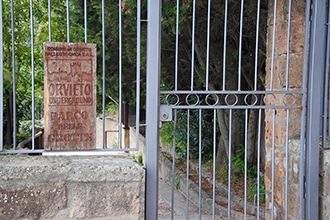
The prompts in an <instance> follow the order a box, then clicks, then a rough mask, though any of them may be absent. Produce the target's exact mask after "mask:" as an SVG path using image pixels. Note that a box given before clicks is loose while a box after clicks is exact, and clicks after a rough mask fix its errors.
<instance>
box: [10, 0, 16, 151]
mask: <svg viewBox="0 0 330 220" xmlns="http://www.w3.org/2000/svg"><path fill="white" fill-rule="evenodd" d="M10 10H11V59H12V64H11V65H12V80H13V83H12V85H13V90H12V91H13V149H16V145H17V144H16V136H17V128H16V124H17V119H16V73H15V69H16V65H15V22H14V21H15V16H14V0H11V4H10Z"/></svg>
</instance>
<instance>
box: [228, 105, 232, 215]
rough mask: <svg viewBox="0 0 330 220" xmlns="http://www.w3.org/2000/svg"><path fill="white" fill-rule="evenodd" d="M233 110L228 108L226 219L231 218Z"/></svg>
mask: <svg viewBox="0 0 330 220" xmlns="http://www.w3.org/2000/svg"><path fill="white" fill-rule="evenodd" d="M232 117H233V110H232V109H229V125H228V128H229V141H228V220H230V219H231V141H232V140H231V135H232V134H231V128H232Z"/></svg>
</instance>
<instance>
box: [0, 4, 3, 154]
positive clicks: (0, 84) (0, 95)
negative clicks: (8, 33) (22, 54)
mask: <svg viewBox="0 0 330 220" xmlns="http://www.w3.org/2000/svg"><path fill="white" fill-rule="evenodd" d="M2 42H3V38H2V1H1V2H0V102H1V107H0V121H1V125H0V135H1V138H0V151H2V150H3V138H2V137H3V124H2V122H3V105H2V103H3V66H2V64H3V46H2Z"/></svg>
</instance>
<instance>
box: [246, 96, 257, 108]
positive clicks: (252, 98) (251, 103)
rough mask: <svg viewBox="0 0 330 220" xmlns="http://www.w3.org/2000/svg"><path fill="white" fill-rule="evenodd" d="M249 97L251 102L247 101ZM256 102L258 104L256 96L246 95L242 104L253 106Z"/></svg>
mask: <svg viewBox="0 0 330 220" xmlns="http://www.w3.org/2000/svg"><path fill="white" fill-rule="evenodd" d="M250 97H251V100H249V98H250ZM252 100H253V101H252ZM257 102H258V97H257V96H256V94H247V95H245V97H244V103H245V104H246V105H248V106H255V105H256V104H257Z"/></svg>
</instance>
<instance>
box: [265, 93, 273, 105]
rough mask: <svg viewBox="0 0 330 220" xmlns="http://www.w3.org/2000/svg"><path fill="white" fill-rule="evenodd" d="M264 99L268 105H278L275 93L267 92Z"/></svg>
mask: <svg viewBox="0 0 330 220" xmlns="http://www.w3.org/2000/svg"><path fill="white" fill-rule="evenodd" d="M263 100H264V103H265V104H266V105H276V96H275V95H274V94H273V93H269V94H266V95H265V96H264V98H263Z"/></svg>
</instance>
